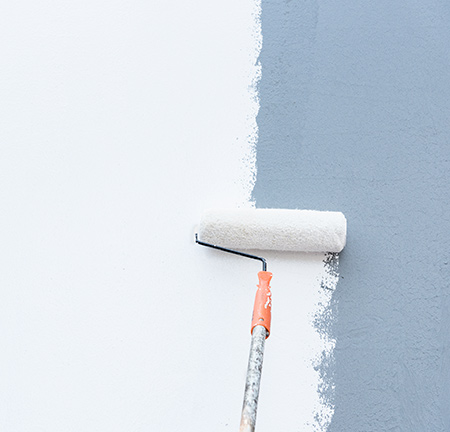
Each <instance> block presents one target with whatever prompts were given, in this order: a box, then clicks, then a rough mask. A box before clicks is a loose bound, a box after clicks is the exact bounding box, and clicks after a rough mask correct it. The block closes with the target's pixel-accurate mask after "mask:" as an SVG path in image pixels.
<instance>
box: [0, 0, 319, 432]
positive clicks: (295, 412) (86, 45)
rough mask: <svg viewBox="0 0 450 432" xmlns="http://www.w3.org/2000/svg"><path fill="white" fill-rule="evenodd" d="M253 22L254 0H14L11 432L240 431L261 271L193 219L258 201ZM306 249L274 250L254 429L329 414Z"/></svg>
mask: <svg viewBox="0 0 450 432" xmlns="http://www.w3.org/2000/svg"><path fill="white" fill-rule="evenodd" d="M257 15H258V5H257V4H255V2H254V1H253V0H239V1H237V0H236V1H235V0H231V1H227V2H222V1H221V2H218V1H211V0H208V1H203V0H201V1H200V2H196V3H195V5H193V4H192V3H189V2H182V1H175V2H173V1H172V2H170V1H169V2H168V1H152V2H131V3H127V2H122V1H114V0H113V1H108V2H106V1H101V0H93V1H89V2H87V1H79V2H71V3H67V2H56V1H44V2H32V1H30V0H23V1H16V2H8V3H5V4H3V5H2V6H1V13H0V20H1V22H0V24H1V25H0V33H1V34H0V36H1V40H2V41H3V45H2V51H1V59H2V68H1V69H2V80H1V89H0V91H1V98H0V116H1V117H0V118H1V119H2V127H1V128H0V142H1V143H2V144H1V152H2V155H1V158H0V183H1V188H0V208H1V213H0V241H1V244H2V248H1V253H0V260H1V262H2V271H1V272H0V286H1V294H0V326H1V331H0V346H1V347H2V354H1V356H0V382H1V385H0V429H1V430H5V431H15V432H20V431H30V430H33V431H34V430H44V431H46V432H56V431H57V432H64V431H80V430H82V431H85V432H90V431H97V430H104V431H110V432H114V431H121V432H122V431H124V430H135V431H138V430H139V431H140V430H142V431H144V430H145V431H148V430H152V431H153V430H154V431H169V430H174V431H177V430H183V431H196V432H198V431H210V430H216V431H220V430H233V428H234V429H236V428H237V426H238V424H239V413H240V409H241V403H242V395H243V383H244V379H245V369H246V363H247V356H248V349H249V342H250V337H249V326H250V319H251V307H252V305H253V296H254V292H255V285H256V283H257V278H256V273H257V271H258V270H259V267H258V265H257V264H256V263H254V262H249V261H247V260H244V259H238V258H236V257H232V256H227V255H224V254H220V253H215V252H213V251H210V250H206V249H203V248H201V247H199V246H196V245H195V244H194V241H193V226H194V224H195V223H197V222H198V220H199V217H200V213H201V211H202V210H203V209H204V208H207V207H215V206H241V207H245V206H251V203H249V198H250V191H251V188H252V185H253V181H254V175H255V172H254V157H255V156H254V149H253V147H252V144H253V143H254V141H255V139H256V129H255V116H256V111H257V98H256V97H255V89H254V87H252V85H253V84H254V82H255V80H256V79H257V76H258V73H259V69H258V66H255V63H256V58H257V54H258V49H259V45H260V37H259V35H258V31H259V29H258V22H257ZM249 87H250V90H249ZM297 258H298V257H297V256H295V257H294V256H293V255H289V256H281V255H271V256H269V265H270V266H271V267H269V268H270V270H271V271H273V272H274V279H273V284H272V285H273V289H274V299H275V305H274V319H273V327H272V330H273V332H272V336H271V337H270V339H269V340H268V344H267V351H266V352H267V357H266V362H265V363H266V364H265V368H264V374H263V384H262V385H263V387H262V390H261V402H260V411H259V420H258V431H259V432H263V431H269V430H282V428H281V427H280V426H286V427H285V430H295V429H298V428H299V425H301V424H304V423H305V422H311V421H313V412H314V409H320V401H319V399H318V395H317V383H318V377H317V375H316V373H315V371H314V370H313V368H312V365H311V359H313V358H314V357H315V356H316V354H317V352H318V351H317V350H318V349H320V347H321V346H322V345H321V344H323V342H322V341H321V340H320V336H319V335H318V334H317V333H316V332H315V331H314V329H313V327H312V325H311V320H310V315H311V311H313V310H314V309H315V308H316V306H317V300H318V298H319V297H320V296H319V297H318V290H319V288H318V283H317V275H318V274H319V273H318V272H320V268H321V259H320V258H317V257H316V258H315V259H314V258H305V259H297ZM301 281H302V283H301ZM299 285H305V289H303V288H300V286H299ZM293 316H295V317H296V322H295V323H294V322H293V321H292V318H293ZM298 329H300V330H298ZM293 339H295V341H294V343H292V340H293ZM287 365H289V366H292V367H287ZM311 430H312V429H311Z"/></svg>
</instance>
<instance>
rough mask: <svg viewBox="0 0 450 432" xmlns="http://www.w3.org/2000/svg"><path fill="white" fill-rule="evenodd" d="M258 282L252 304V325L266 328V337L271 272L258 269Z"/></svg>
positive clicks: (270, 310) (269, 307)
mask: <svg viewBox="0 0 450 432" xmlns="http://www.w3.org/2000/svg"><path fill="white" fill-rule="evenodd" d="M258 278H259V284H258V290H257V291H256V296H255V304H254V306H253V317H252V327H251V333H253V329H254V328H255V327H256V326H257V325H260V326H263V327H265V329H266V330H267V335H266V339H267V338H268V337H269V334H270V321H271V317H272V292H271V291H270V285H269V283H270V280H271V279H272V273H270V272H267V271H260V272H259V273H258Z"/></svg>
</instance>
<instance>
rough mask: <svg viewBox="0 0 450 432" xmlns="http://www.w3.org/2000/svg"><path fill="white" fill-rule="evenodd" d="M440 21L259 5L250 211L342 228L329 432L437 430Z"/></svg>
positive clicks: (443, 296) (442, 345)
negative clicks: (284, 213)
mask: <svg viewBox="0 0 450 432" xmlns="http://www.w3.org/2000/svg"><path fill="white" fill-rule="evenodd" d="M449 12H450V7H449V6H448V5H447V4H446V3H445V2H441V1H436V0H431V1H429V2H422V1H419V0H413V1H408V2H406V1H401V2H391V1H386V0H381V1H376V2H368V1H363V2H354V1H348V0H346V1H342V2H335V1H329V0H325V1H320V2H319V1H314V0H302V1H298V2H293V1H286V0H262V32H263V48H262V52H261V55H260V61H261V64H262V80H261V82H260V87H259V94H260V101H261V108H260V112H259V115H258V119H257V120H258V126H259V143H258V149H257V170H258V174H257V182H256V186H255V188H254V192H253V197H254V199H255V200H256V205H257V207H287V208H312V209H319V210H341V211H343V212H344V213H345V214H346V216H347V218H348V225H349V230H348V245H347V248H346V249H345V251H344V252H343V253H342V254H341V257H340V274H341V279H340V282H339V284H338V287H337V290H336V291H335V293H334V295H333V302H332V306H331V309H332V310H331V312H332V313H331V316H332V319H331V322H322V323H321V325H319V327H320V329H321V330H322V331H327V332H330V334H331V336H332V337H334V338H336V341H337V342H336V348H335V352H334V362H333V363H332V364H327V365H323V366H322V371H321V372H322V375H323V378H324V380H325V382H328V384H330V383H331V384H334V385H335V389H334V390H332V386H328V387H326V388H327V390H325V391H324V395H323V396H324V397H325V398H327V399H328V400H329V401H330V402H332V403H334V404H335V413H334V417H333V420H332V423H331V425H330V426H329V428H328V430H329V431H330V432H342V431H358V432H363V431H364V432H366V431H367V432H369V431H370V432H379V431H387V430H392V431H399V432H400V431H402V432H423V431H425V430H426V431H448V430H450V409H449V408H448V407H449V404H448V401H449V399H450V379H449V378H450V376H449V367H450V359H449V347H450V336H449V328H450V299H449V276H450V274H449V268H450V266H449V250H448V245H449V243H450V216H449V214H450V205H449V192H448V187H449V180H450V170H449V168H450V163H449V136H450V122H449V119H450V87H449V82H450V74H449V71H450V54H449V50H448V47H449V46H450V15H449ZM324 329H326V330H324Z"/></svg>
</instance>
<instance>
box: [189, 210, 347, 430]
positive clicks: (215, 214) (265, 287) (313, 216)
mask: <svg viewBox="0 0 450 432" xmlns="http://www.w3.org/2000/svg"><path fill="white" fill-rule="evenodd" d="M346 235H347V221H346V219H345V216H344V215H343V214H342V213H341V212H334V211H316V210H290V209H237V210H236V209H225V210H223V209H218V210H217V209H216V210H208V211H206V212H205V213H204V214H203V216H202V218H201V221H200V225H199V229H198V233H197V234H196V235H195V239H196V242H197V243H198V244H200V245H202V246H207V247H210V248H213V249H218V250H221V251H224V252H229V253H232V254H236V255H241V256H244V257H247V258H252V259H256V260H260V261H261V262H262V271H260V272H259V273H258V279H259V283H258V285H257V287H258V289H257V291H256V296H255V303H254V307H253V316H252V324H251V335H252V342H251V346H250V356H249V361H248V367H247V378H246V383H245V391H244V403H243V406H242V414H241V425H240V432H254V430H255V423H256V412H257V406H258V396H259V388H260V382H261V372H262V364H263V357H264V346H265V340H266V339H267V338H268V337H269V334H270V322H271V309H272V299H271V290H270V281H271V279H272V273H270V272H268V271H267V262H266V260H265V259H264V258H263V257H261V256H259V255H253V254H250V253H247V252H243V250H248V249H252V250H279V251H296V252H335V253H338V252H340V251H341V250H342V249H343V248H344V246H345V241H346Z"/></svg>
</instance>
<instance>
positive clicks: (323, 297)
mask: <svg viewBox="0 0 450 432" xmlns="http://www.w3.org/2000/svg"><path fill="white" fill-rule="evenodd" d="M323 265H324V268H323V273H322V275H321V277H320V300H319V303H318V308H317V310H316V312H315V315H314V319H313V324H314V327H315V328H316V330H317V332H318V333H319V335H320V340H321V343H322V350H321V353H320V354H319V355H318V356H317V357H316V358H315V359H314V361H313V367H314V370H315V371H316V372H318V374H319V384H318V393H319V400H320V406H318V407H317V409H316V410H315V414H314V420H315V423H314V424H313V425H312V426H313V430H314V431H315V432H324V431H326V430H327V429H328V426H329V425H330V423H331V419H332V417H333V414H334V410H335V405H334V393H335V381H334V362H335V359H334V354H333V353H334V347H335V345H336V340H335V339H334V338H333V337H332V331H331V328H332V325H333V320H334V316H335V314H334V313H333V310H334V308H333V307H332V302H333V299H332V297H333V293H334V291H335V289H336V286H337V283H338V281H339V254H337V253H327V254H325V258H324V260H323Z"/></svg>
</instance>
